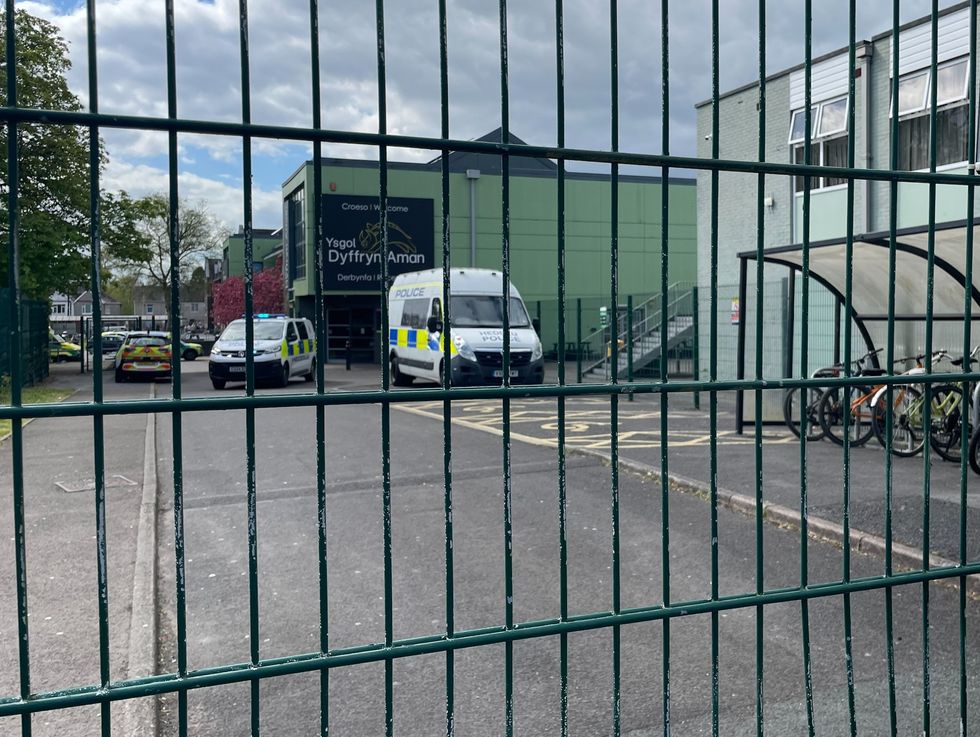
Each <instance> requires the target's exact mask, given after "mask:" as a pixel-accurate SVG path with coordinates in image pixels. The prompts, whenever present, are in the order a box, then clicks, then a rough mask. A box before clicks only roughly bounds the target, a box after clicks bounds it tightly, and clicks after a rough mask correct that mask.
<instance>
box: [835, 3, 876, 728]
mask: <svg viewBox="0 0 980 737" xmlns="http://www.w3.org/2000/svg"><path fill="white" fill-rule="evenodd" d="M855 15H856V0H849V2H848V15H847V20H848V23H847V28H848V45H847V69H848V74H847V79H848V82H847V166H848V167H851V168H853V167H854V158H855V135H856V130H855V123H856V114H855V110H854V108H855V99H856V98H855V82H854V80H855V75H856V71H855V62H856V59H855V50H856V43H857V39H856V36H855V26H856V20H855ZM864 104H865V107H866V109H870V103H869V101H868V100H864ZM868 205H869V203H867V202H865V207H868ZM846 217H847V224H846V227H847V231H846V235H845V244H844V310H843V319H844V320H845V321H846V322H845V325H846V327H845V329H844V331H843V333H844V336H843V337H844V356H843V361H844V376H850V374H851V348H852V347H851V332H852V331H851V322H850V321H851V314H852V311H853V309H854V303H853V296H854V295H853V282H854V279H853V268H854V180H853V179H852V178H850V177H848V179H847V215H846ZM835 304H836V305H837V320H836V322H835V325H836V326H837V331H838V332H839V331H840V326H841V312H840V305H841V303H840V300H835ZM838 342H839V338H835V340H834V347H835V349H836V348H837V346H838ZM850 391H851V390H849V389H844V388H842V389H841V392H842V395H843V397H844V399H843V400H842V401H841V407H842V408H843V412H842V417H843V435H844V450H843V453H844V457H843V479H842V481H843V495H844V498H843V510H842V513H841V516H842V519H841V522H842V525H843V546H842V547H843V562H842V567H843V570H842V580H843V581H850V580H851V439H850V431H849V427H850V421H851V413H850V411H849V407H850V394H849V392H850ZM854 391H855V392H863V391H864V389H863V388H858V389H855V390H854ZM861 411H864V410H861ZM873 421H874V419H873V418H872V422H873ZM843 605H844V667H845V669H846V671H847V715H848V727H849V730H850V735H851V737H857V714H856V710H855V702H854V651H853V644H852V625H851V594H850V592H847V593H845V594H844V601H843Z"/></svg>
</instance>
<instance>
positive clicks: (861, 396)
mask: <svg viewBox="0 0 980 737" xmlns="http://www.w3.org/2000/svg"><path fill="white" fill-rule="evenodd" d="M843 397H846V399H845V400H844V401H841V400H842V398H843ZM869 399H870V397H869V396H868V395H867V393H866V392H865V391H864V389H863V388H861V387H856V386H849V387H847V388H846V389H844V390H843V391H842V390H841V389H839V388H836V387H835V388H833V389H828V390H827V391H825V392H824V393H823V396H822V397H821V398H820V408H819V412H818V416H819V418H820V426H821V427H822V428H823V431H824V434H825V435H826V436H827V437H828V438H830V440H832V441H833V442H835V443H837V445H843V444H844V416H845V413H849V416H848V422H847V436H848V442H849V443H850V445H851V447H852V448H857V447H858V446H861V445H864V444H865V443H866V442H868V440H870V439H871V436H872V435H873V434H874V428H873V427H872V426H871V424H872V423H871V411H872V408H871V403H870V401H868V400H869Z"/></svg>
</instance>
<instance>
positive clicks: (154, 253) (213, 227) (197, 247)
mask: <svg viewBox="0 0 980 737" xmlns="http://www.w3.org/2000/svg"><path fill="white" fill-rule="evenodd" d="M133 206H134V208H135V209H136V211H137V212H138V215H139V222H138V224H137V230H138V231H139V233H140V236H141V238H142V241H141V246H140V248H139V249H137V254H136V255H137V258H135V259H134V258H131V257H130V259H129V267H130V268H132V269H133V270H134V271H135V273H137V274H139V276H140V279H141V281H142V282H143V283H145V284H147V285H150V286H153V287H156V288H158V289H159V290H161V291H162V292H163V293H164V299H165V301H166V304H167V313H168V314H167V316H168V318H172V316H171V315H170V314H169V313H170V299H169V296H170V284H171V282H172V281H173V280H174V279H176V281H177V283H178V284H188V283H190V282H191V278H192V276H193V274H194V272H195V270H196V269H197V268H199V267H200V266H201V260H202V259H203V258H204V257H205V256H208V255H211V254H213V253H215V252H216V251H217V250H218V248H219V247H220V245H221V243H222V242H224V240H225V237H226V236H227V231H226V229H225V228H224V226H223V225H221V223H220V222H218V220H217V219H216V218H215V217H214V216H213V215H212V214H211V213H210V212H209V211H208V209H207V206H206V205H205V204H204V203H203V202H201V203H198V204H197V205H191V204H189V203H187V202H184V201H180V202H178V204H177V228H176V232H175V237H174V246H175V251H176V254H177V262H178V273H176V274H174V273H172V272H171V268H170V231H171V228H170V222H171V221H170V200H169V198H168V197H167V196H166V195H163V194H152V195H149V196H147V197H143V198H141V199H139V200H136V201H135V202H134V203H133ZM201 276H203V270H202V272H201ZM170 324H174V321H173V320H172V319H170Z"/></svg>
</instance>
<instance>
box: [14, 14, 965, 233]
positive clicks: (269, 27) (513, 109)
mask: <svg viewBox="0 0 980 737" xmlns="http://www.w3.org/2000/svg"><path fill="white" fill-rule="evenodd" d="M663 1H665V2H667V1H668V0H663ZM951 4H953V3H952V2H951V1H949V0H947V1H945V2H940V3H939V7H940V8H943V7H948V6H949V5H951ZM174 5H175V39H176V41H175V43H176V60H177V112H178V115H179V116H180V117H182V118H192V119H202V120H217V121H230V122H239V121H241V119H242V117H241V115H242V102H241V100H242V98H241V61H240V51H239V0H174ZM931 5H932V3H931V2H930V1H929V0H903V1H902V2H901V10H900V19H901V21H902V22H905V21H908V20H912V19H915V18H918V17H920V16H924V15H927V14H928V13H929V12H930V8H931ZM309 6H310V3H309V1H308V0H250V2H249V3H248V21H249V57H250V64H249V71H250V78H251V81H250V93H251V105H252V109H251V114H252V121H253V122H255V123H262V124H271V125H286V126H298V127H308V126H310V125H312V93H311V87H312V82H311V59H310V18H309V13H310V10H309ZM447 6H448V10H447V17H448V29H447V32H448V50H449V51H448V53H449V108H450V110H449V112H450V137H452V138H455V139H464V140H469V139H474V138H478V137H479V136H482V135H484V134H485V133H487V132H489V131H491V130H493V129H495V128H497V127H498V126H499V125H500V123H501V98H500V50H499V5H498V3H497V2H494V0H447ZM803 6H804V3H803V0H776V1H774V0H769V2H768V3H767V10H766V14H767V23H766V47H767V52H766V53H767V72H768V73H770V74H771V73H773V72H777V71H779V70H781V69H785V68H786V67H789V66H792V65H795V64H798V63H800V62H801V61H802V60H803V55H804V22H803V12H804V10H803ZM856 6H857V25H856V29H857V38H858V39H870V38H871V37H872V36H874V35H877V34H878V33H881V32H882V31H886V30H889V29H890V28H891V24H892V1H891V0H857V3H856ZM17 7H18V8H23V9H24V10H27V11H28V12H30V13H33V14H35V15H38V16H41V17H44V18H46V19H48V20H50V21H52V22H53V23H54V24H55V25H57V26H58V27H59V28H60V29H61V32H62V34H63V36H64V38H65V39H66V40H67V41H68V43H69V48H70V54H71V59H72V69H71V72H70V74H69V84H70V86H71V88H72V89H73V90H74V91H75V93H76V94H77V95H78V97H79V99H80V100H81V101H82V103H83V105H86V106H87V105H88V102H89V101H88V94H87V91H88V62H87V55H88V51H87V41H86V22H87V21H86V10H85V3H84V0H42V1H38V0H30V1H25V2H18V3H17ZM609 7H610V6H609V3H608V2H601V1H600V0H564V18H565V22H564V62H565V87H566V91H565V105H566V120H565V125H566V145H567V146H569V147H573V148H588V149H607V148H609V146H610V144H611V135H612V130H611V127H612V126H611V121H610V112H609V111H610V100H611V92H610V90H611V71H610V64H611V60H610V50H609V49H610V10H609ZM813 7H814V11H813V54H814V56H817V55H819V54H821V53H825V52H827V51H832V50H834V49H837V48H840V47H843V46H846V44H847V33H848V30H847V17H848V2H847V0H819V2H816V3H813ZM719 8H720V24H719V45H720V70H721V71H720V84H721V89H722V91H724V90H726V89H731V88H734V87H738V86H740V85H743V84H746V83H750V82H752V81H754V80H757V79H758V53H759V52H758V48H759V40H758V26H759V15H758V13H759V0H720V2H719ZM384 12H385V17H384V23H385V59H386V67H387V76H386V84H385V92H386V99H387V105H386V109H387V129H388V132H389V133H394V134H404V135H412V136H429V137H438V136H439V133H440V109H439V26H438V2H437V0H387V2H386V3H385V11H384ZM617 13H618V70H619V74H618V79H619V105H620V115H619V118H620V119H619V131H618V132H619V148H620V150H622V151H630V152H637V153H662V152H663V147H662V145H661V135H662V128H661V121H662V112H663V110H662V86H663V84H662V83H663V79H662V73H661V44H660V39H661V3H660V2H658V1H657V0H618V4H617ZM668 13H669V20H668V32H669V43H668V50H669V57H670V62H669V88H670V96H669V103H670V105H669V108H670V116H669V121H668V132H669V153H671V154H675V155H687V156H693V155H694V153H695V145H696V141H695V114H694V105H695V103H697V102H700V101H702V100H705V99H707V98H709V97H710V96H711V2H710V0H684V1H683V2H680V1H679V0H673V2H668ZM318 21H319V43H320V63H319V69H320V80H321V85H320V95H321V115H322V125H323V127H324V128H327V129H333V130H341V131H363V132H370V133H373V132H377V130H378V73H377V65H376V58H377V57H376V50H377V46H376V44H377V37H376V20H375V3H372V2H369V0H320V1H319V18H318ZM96 23H97V64H98V80H99V99H98V105H99V110H100V112H102V113H118V114H127V115H148V116H160V117H165V116H166V114H167V90H166V79H167V70H166V56H165V54H166V47H165V25H164V2H163V0H97V2H96ZM507 38H508V64H509V110H510V114H509V123H510V130H511V132H512V133H513V134H515V135H517V136H519V137H520V138H522V139H523V140H525V141H527V142H528V143H530V144H534V145H545V146H547V145H555V144H556V142H557V123H556V108H557V104H556V90H555V76H556V73H555V70H556V61H555V59H556V52H555V11H554V3H553V2H550V1H549V0H508V2H507ZM102 136H103V139H104V140H105V143H106V148H107V152H108V156H109V164H108V166H107V168H106V171H105V174H104V179H103V186H104V187H105V188H107V189H111V190H118V189H122V190H125V191H127V192H128V193H129V194H130V195H132V196H141V195H144V194H148V193H151V192H165V191H166V190H167V188H168V179H167V176H168V175H167V171H168V161H167V138H166V134H163V133H155V132H140V131H119V130H109V129H104V130H103V131H102ZM252 145H253V159H252V167H253V176H252V183H251V186H252V198H253V209H254V215H253V225H254V227H257V228H264V227H266V228H276V227H279V226H280V225H281V224H282V205H281V189H280V188H281V185H282V183H283V182H284V181H285V180H286V179H287V178H288V177H289V176H290V175H291V174H292V173H293V172H294V171H295V170H296V169H297V168H298V167H299V166H300V165H301V164H302V162H303V161H305V160H306V159H309V158H311V157H312V146H311V145H310V144H304V143H295V142H285V141H277V140H264V139H262V140H260V139H256V140H254V141H253V144H252ZM324 155H326V156H338V157H345V158H360V159H376V150H375V149H373V148H370V147H363V146H354V145H339V144H338V145H328V146H325V148H324ZM433 157H434V153H433V152H431V151H421V150H406V149H390V150H389V158H390V159H391V160H405V161H428V160H430V159H431V158H433ZM569 168H570V169H575V168H579V169H583V168H586V167H585V165H576V164H574V163H572V164H570V165H569ZM657 173H659V172H657ZM242 190H243V174H242V143H241V140H236V139H234V138H229V137H221V136H202V135H184V134H182V135H181V136H180V138H179V191H180V195H181V197H182V198H186V199H187V200H189V201H190V202H192V203H195V204H199V203H205V204H206V206H207V207H208V208H209V209H210V210H211V211H212V212H213V213H214V214H215V215H216V216H217V217H218V218H219V219H220V220H221V221H222V222H223V223H224V224H225V225H226V227H228V228H229V229H230V230H236V229H237V228H238V225H239V224H240V223H241V222H242V220H243V205H242V200H243V197H242Z"/></svg>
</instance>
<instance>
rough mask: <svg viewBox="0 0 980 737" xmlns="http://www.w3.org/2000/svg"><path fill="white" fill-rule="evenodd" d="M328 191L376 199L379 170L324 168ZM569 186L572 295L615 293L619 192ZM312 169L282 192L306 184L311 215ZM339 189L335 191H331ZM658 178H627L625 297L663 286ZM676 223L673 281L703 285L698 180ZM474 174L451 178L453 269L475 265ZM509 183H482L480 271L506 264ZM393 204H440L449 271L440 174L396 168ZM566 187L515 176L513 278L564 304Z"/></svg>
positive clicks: (679, 197) (675, 185)
mask: <svg viewBox="0 0 980 737" xmlns="http://www.w3.org/2000/svg"><path fill="white" fill-rule="evenodd" d="M322 176H323V191H324V192H331V191H333V192H338V193H344V194H357V195H368V196H371V195H377V193H378V173H377V170H376V169H375V168H373V167H372V168H367V167H364V166H363V165H360V166H343V165H340V166H338V165H325V166H324V168H323V175H322ZM574 176H575V175H574V174H570V175H569V176H568V178H566V185H565V186H566V195H565V223H566V225H565V228H566V231H565V232H566V241H565V246H566V294H567V296H568V299H569V300H573V299H576V298H580V297H581V298H595V297H603V296H606V295H608V294H609V292H610V288H609V261H610V259H609V252H610V237H611V229H610V219H609V215H610V184H609V181H608V180H602V179H598V178H594V179H593V178H584V179H578V178H573V177H574ZM312 179H313V177H312V165H311V164H309V163H308V164H307V165H306V166H304V167H302V168H300V170H299V171H297V172H296V174H294V175H293V177H291V178H290V179H289V180H288V181H287V182H286V183H285V184H284V185H283V194H284V195H287V194H289V193H290V192H293V191H294V190H295V189H296V187H298V186H304V187H305V191H306V193H307V196H306V201H307V212H310V213H311V212H312V198H311V196H310V192H311V190H312ZM331 186H333V189H331ZM662 186H663V185H662V183H661V182H659V181H655V180H652V179H642V180H641V179H637V178H630V177H627V176H622V177H621V179H620V184H619V293H620V294H621V295H624V296H625V295H626V294H650V293H655V292H656V291H658V289H659V285H660V262H661V259H660V243H661V231H662V223H661V191H662ZM668 186H669V187H670V192H669V195H670V202H669V215H668V238H669V240H668V249H669V250H668V254H669V267H668V270H669V274H668V281H669V282H670V283H674V282H694V281H695V279H696V277H697V225H696V190H695V187H694V181H693V180H689V181H687V180H681V181H677V180H674V181H672V182H671V183H670V184H669V185H668ZM469 187H470V185H469V182H468V180H467V179H466V176H465V174H462V173H453V174H450V210H451V217H450V238H451V241H450V242H451V263H452V265H453V266H469V265H470V193H469ZM501 191H502V190H501V177H500V176H497V175H489V174H484V175H482V176H481V177H480V179H479V180H477V184H476V203H477V204H476V211H477V217H476V226H477V259H476V266H479V267H483V268H499V267H500V265H501V219H502V211H501ZM388 193H389V195H390V196H392V197H424V198H431V199H432V200H433V204H434V218H433V223H432V227H433V231H434V233H435V234H436V238H435V242H436V246H435V250H436V259H435V261H436V264H437V265H441V263H442V258H441V243H442V237H441V174H440V172H439V171H424V170H418V169H414V170H405V169H397V168H392V169H390V170H389V172H388ZM557 218H558V213H557V181H556V180H555V179H550V178H546V177H527V176H520V175H517V174H514V175H512V176H511V178H510V252H511V278H512V280H513V282H514V284H515V285H516V286H517V287H518V289H520V291H521V294H522V295H523V296H524V298H525V299H526V300H527V301H528V302H530V301H533V300H553V299H555V298H556V297H557V292H558V277H557V225H556V223H557ZM312 227H313V217H312V215H310V216H308V217H307V228H308V232H307V244H308V248H309V252H308V253H307V263H308V264H310V263H313V245H312V244H313V232H312ZM293 290H294V295H295V296H296V297H301V296H307V295H310V294H312V293H313V285H312V282H308V280H306V279H303V280H297V281H296V282H294V284H293Z"/></svg>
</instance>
